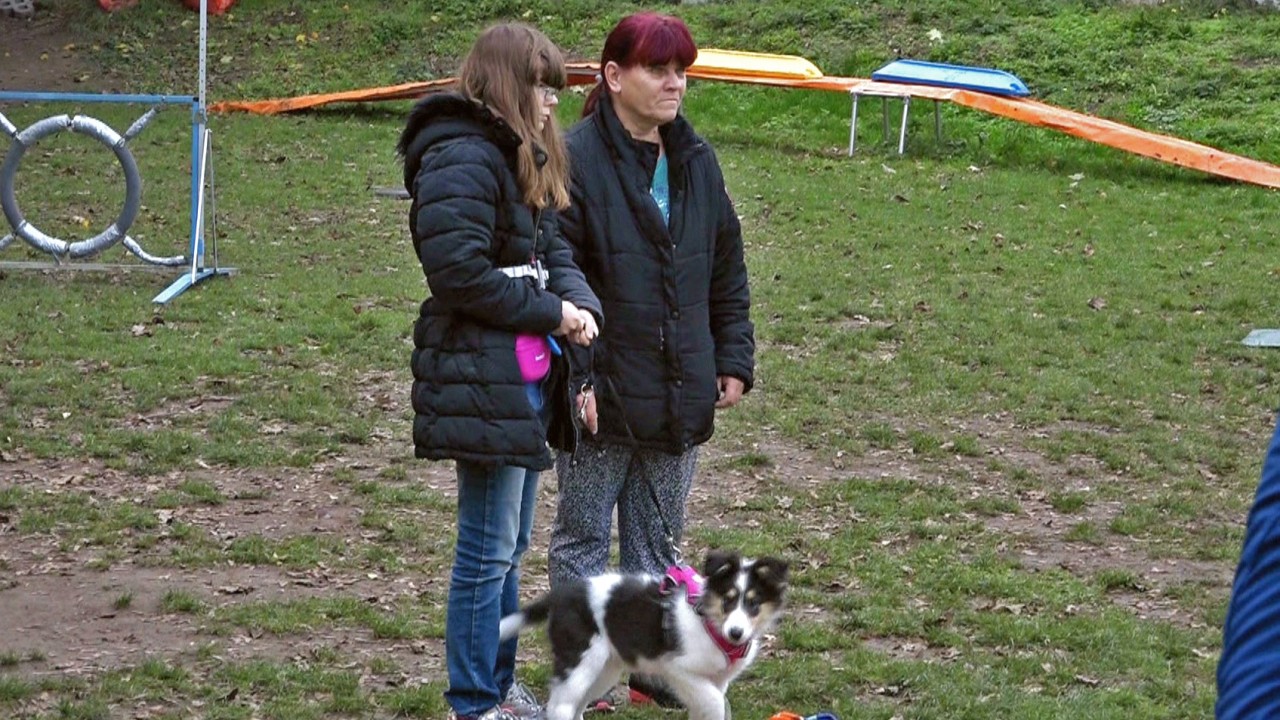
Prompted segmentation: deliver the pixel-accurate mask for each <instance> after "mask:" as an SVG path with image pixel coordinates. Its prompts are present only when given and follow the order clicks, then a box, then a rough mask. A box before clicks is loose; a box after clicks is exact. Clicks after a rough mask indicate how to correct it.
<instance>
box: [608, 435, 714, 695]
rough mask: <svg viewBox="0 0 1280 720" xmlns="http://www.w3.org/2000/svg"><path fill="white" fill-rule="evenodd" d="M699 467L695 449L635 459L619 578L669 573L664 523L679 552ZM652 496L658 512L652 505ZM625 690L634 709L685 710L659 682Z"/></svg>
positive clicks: (636, 682)
mask: <svg viewBox="0 0 1280 720" xmlns="http://www.w3.org/2000/svg"><path fill="white" fill-rule="evenodd" d="M697 466H698V448H697V447H696V446H695V447H693V448H690V449H689V450H686V451H685V452H683V453H681V454H679V455H672V454H669V453H664V452H659V451H656V450H641V451H639V452H637V453H636V457H635V458H634V459H633V460H632V462H631V464H630V466H629V467H628V468H627V480H626V483H625V484H624V486H623V488H622V495H621V497H619V498H618V543H619V546H620V547H619V553H620V555H621V560H622V571H623V572H627V573H649V574H652V575H659V576H661V575H662V574H663V573H665V572H666V571H667V566H668V565H670V564H671V562H672V561H673V560H674V558H673V557H672V554H671V553H672V549H671V547H670V546H669V545H668V543H667V527H664V525H663V522H664V521H665V523H666V526H669V527H670V530H671V534H672V541H673V542H674V543H675V544H676V545H677V546H678V545H679V544H680V539H681V538H682V537H683V536H684V521H685V503H686V502H687V501H688V499H689V491H690V489H692V487H693V476H694V474H695V472H696V471H697ZM650 487H652V488H653V491H652V492H650V490H649V488H650ZM655 494H656V495H657V498H658V502H659V503H661V507H657V506H655V505H654V502H653V497H654V495H655ZM627 685H628V687H629V689H630V700H631V702H632V703H646V702H656V703H657V704H658V705H661V706H662V707H667V708H679V707H682V706H683V704H682V703H681V702H680V699H679V698H678V697H676V695H675V693H673V692H672V691H671V689H670V688H668V687H667V685H666V683H665V682H664V681H663V680H662V678H660V677H657V676H654V675H644V674H640V673H632V675H631V677H630V679H628V680H627Z"/></svg>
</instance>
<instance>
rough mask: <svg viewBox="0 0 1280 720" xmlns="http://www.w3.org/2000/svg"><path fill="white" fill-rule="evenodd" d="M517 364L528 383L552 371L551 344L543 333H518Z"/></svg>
mask: <svg viewBox="0 0 1280 720" xmlns="http://www.w3.org/2000/svg"><path fill="white" fill-rule="evenodd" d="M516 364H517V365H519V366H520V376H521V377H522V378H524V381H525V382H527V383H534V382H538V381H539V380H541V379H542V378H544V377H546V376H547V373H549V372H551V346H550V345H549V344H547V339H546V338H545V337H543V336H541V335H516Z"/></svg>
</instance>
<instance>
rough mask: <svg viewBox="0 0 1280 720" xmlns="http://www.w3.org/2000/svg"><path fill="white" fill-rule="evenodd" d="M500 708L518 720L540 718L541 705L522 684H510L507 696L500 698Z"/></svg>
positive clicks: (535, 719)
mask: <svg viewBox="0 0 1280 720" xmlns="http://www.w3.org/2000/svg"><path fill="white" fill-rule="evenodd" d="M501 707H502V709H503V710H506V711H507V712H508V713H511V714H512V715H514V716H515V717H517V718H519V719H520V720H537V718H539V717H541V716H542V704H541V703H539V702H538V698H536V697H534V695H533V691H531V690H529V688H528V687H526V686H525V684H524V683H522V682H516V683H512V684H511V689H510V690H507V696H506V697H504V698H502V705H501Z"/></svg>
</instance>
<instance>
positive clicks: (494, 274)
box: [398, 93, 602, 470]
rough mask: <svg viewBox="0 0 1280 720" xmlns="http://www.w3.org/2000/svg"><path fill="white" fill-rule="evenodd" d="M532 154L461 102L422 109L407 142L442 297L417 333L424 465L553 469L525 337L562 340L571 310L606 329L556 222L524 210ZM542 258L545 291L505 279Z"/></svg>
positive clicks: (449, 100)
mask: <svg viewBox="0 0 1280 720" xmlns="http://www.w3.org/2000/svg"><path fill="white" fill-rule="evenodd" d="M520 142H521V140H520V138H519V136H518V135H516V134H515V132H514V131H512V130H511V128H510V126H508V125H507V124H506V122H505V121H503V120H502V119H501V118H499V117H497V116H496V115H494V114H493V113H492V112H490V111H489V110H488V109H487V108H485V107H484V106H483V105H480V104H478V103H475V102H474V101H471V100H469V99H466V98H464V97H462V96H461V95H456V94H452V93H449V94H437V95H432V96H429V97H428V98H426V99H424V100H423V101H422V102H420V103H418V105H417V106H416V107H415V108H414V109H413V112H412V113H411V114H410V116H409V120H408V123H407V125H406V127H405V129H404V132H403V133H402V134H401V137H400V143H399V146H398V149H399V151H400V153H401V154H402V155H403V156H404V183H405V187H406V188H407V189H408V190H409V192H410V194H411V195H412V199H413V203H412V208H411V210H410V212H409V228H410V231H411V232H412V235H413V244H414V248H415V250H416V252H417V255H418V259H419V260H420V261H421V263H422V269H423V272H425V273H426V277H427V285H428V287H429V288H430V290H431V296H430V297H429V298H427V300H426V301H425V302H424V303H422V307H421V310H420V312H419V317H418V321H417V324H416V325H415V327H414V332H413V344H414V351H413V360H412V367H413V411H414V420H413V443H414V452H415V454H416V455H417V456H418V457H420V458H431V459H444V458H453V459H456V460H466V461H470V462H477V463H482V464H488V465H514V466H519V467H526V468H532V469H536V470H542V469H546V468H548V467H550V466H551V454H550V452H549V450H548V448H547V441H546V428H545V424H544V422H543V420H542V419H541V418H540V417H539V415H538V414H537V413H535V412H534V409H533V406H532V405H531V404H530V403H529V400H528V399H527V397H526V396H525V391H524V382H523V380H522V378H521V375H520V368H519V366H518V365H517V363H516V357H515V336H516V334H518V333H533V334H547V333H550V332H552V331H554V330H555V329H556V328H558V327H559V326H560V320H561V316H562V310H561V301H562V300H568V301H570V302H572V303H573V304H575V305H577V306H578V307H580V308H584V309H588V310H590V311H592V312H593V313H594V314H595V315H596V316H597V318H601V317H602V316H601V310H600V303H599V301H598V300H597V299H596V297H595V295H594V294H593V293H592V292H591V289H590V288H589V287H588V286H587V283H586V280H585V279H584V278H583V275H582V272H581V271H579V270H578V268H577V266H576V265H575V264H574V262H573V255H572V251H571V250H570V248H569V246H568V245H566V244H565V242H564V239H563V238H562V237H561V236H560V234H559V228H558V225H557V223H556V219H555V213H554V211H552V210H544V211H535V210H533V209H531V208H530V207H529V206H528V205H526V204H525V203H524V201H523V198H522V194H521V192H520V188H519V186H518V184H517V182H516V175H515V167H516V148H517V147H519V145H520ZM539 152H540V151H539ZM535 256H536V257H537V258H538V259H539V260H541V261H542V263H543V265H544V266H545V267H546V269H547V271H548V273H549V278H548V280H547V286H546V288H545V289H544V288H540V287H539V285H538V283H537V281H536V280H535V279H534V278H512V277H510V276H508V275H507V274H504V273H503V272H501V271H500V270H498V268H500V267H510V266H521V265H524V266H528V265H529V264H530V263H531V261H532V259H533V258H534V257H535ZM561 344H562V345H563V344H564V343H563V341H562V343H561ZM566 392H567V389H566ZM548 400H549V401H555V400H557V399H556V398H549V399H548Z"/></svg>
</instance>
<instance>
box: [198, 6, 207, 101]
mask: <svg viewBox="0 0 1280 720" xmlns="http://www.w3.org/2000/svg"><path fill="white" fill-rule="evenodd" d="M208 38H209V0H200V114H201V116H203V115H204V100H205V95H204V92H205V64H206V63H207V56H208V51H209V47H208Z"/></svg>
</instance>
